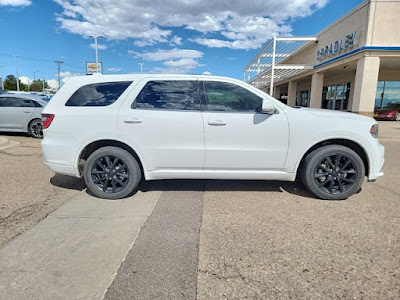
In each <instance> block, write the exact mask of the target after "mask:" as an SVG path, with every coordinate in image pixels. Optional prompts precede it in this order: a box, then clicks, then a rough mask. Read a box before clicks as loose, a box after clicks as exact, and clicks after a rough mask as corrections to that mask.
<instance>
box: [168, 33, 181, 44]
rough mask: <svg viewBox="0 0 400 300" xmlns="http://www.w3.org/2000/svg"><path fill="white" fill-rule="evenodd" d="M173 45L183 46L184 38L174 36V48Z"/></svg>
mask: <svg viewBox="0 0 400 300" xmlns="http://www.w3.org/2000/svg"><path fill="white" fill-rule="evenodd" d="M173 45H177V46H180V45H182V38H181V37H179V36H177V35H174V36H173V38H172V39H171V43H170V46H173Z"/></svg>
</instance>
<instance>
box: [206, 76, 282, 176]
mask: <svg viewBox="0 0 400 300" xmlns="http://www.w3.org/2000/svg"><path fill="white" fill-rule="evenodd" d="M207 86H208V87H207ZM203 99H204V102H205V104H206V110H204V111H203V119H204V130H205V146H206V161H205V169H209V170H211V169H214V170H218V169H220V170H281V169H282V168H283V166H284V163H285V160H286V155H287V150H288V142H289V127H288V122H287V118H286V115H285V114H284V112H283V111H278V113H277V114H274V115H269V114H263V113H260V112H258V111H259V110H260V105H261V103H262V98H260V97H259V96H257V95H254V94H253V93H252V92H250V91H248V90H246V89H245V88H244V87H237V86H236V87H235V86H232V83H222V84H221V85H220V84H219V83H216V82H213V83H211V84H208V85H207V82H205V83H204V98H203ZM210 104H211V105H210ZM217 110H218V111H217Z"/></svg>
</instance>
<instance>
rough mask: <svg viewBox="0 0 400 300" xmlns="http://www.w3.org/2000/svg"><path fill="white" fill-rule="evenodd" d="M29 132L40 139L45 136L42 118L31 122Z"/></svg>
mask: <svg viewBox="0 0 400 300" xmlns="http://www.w3.org/2000/svg"><path fill="white" fill-rule="evenodd" d="M28 131H29V134H30V135H31V136H32V137H34V138H36V139H40V138H42V137H43V125H42V120H40V119H35V120H33V121H32V122H31V123H29V128H28Z"/></svg>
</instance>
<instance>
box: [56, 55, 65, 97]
mask: <svg viewBox="0 0 400 300" xmlns="http://www.w3.org/2000/svg"><path fill="white" fill-rule="evenodd" d="M55 63H56V64H57V71H58V90H59V89H60V87H61V78H60V70H61V64H62V63H63V61H61V60H56V61H55Z"/></svg>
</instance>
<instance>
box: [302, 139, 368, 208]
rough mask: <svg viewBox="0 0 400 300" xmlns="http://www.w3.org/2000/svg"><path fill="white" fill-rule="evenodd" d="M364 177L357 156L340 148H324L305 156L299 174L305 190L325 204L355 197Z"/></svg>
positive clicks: (360, 161) (362, 168)
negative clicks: (325, 202)
mask: <svg viewBox="0 0 400 300" xmlns="http://www.w3.org/2000/svg"><path fill="white" fill-rule="evenodd" d="M364 176H365V167H364V163H363V161H362V159H361V158H360V156H359V155H358V154H357V153H356V152H354V151H353V150H351V149H349V148H347V147H344V146H340V145H328V146H325V147H321V148H318V149H316V150H314V151H313V152H311V153H310V154H308V155H307V157H306V158H305V160H304V168H303V170H302V174H301V177H302V180H303V183H304V185H305V186H306V187H307V189H308V190H309V191H311V192H312V193H313V194H315V195H316V196H317V197H319V198H321V199H326V200H343V199H347V198H348V197H350V196H351V195H353V194H355V193H357V192H358V191H359V189H360V187H361V184H362V182H363V180H364Z"/></svg>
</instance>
